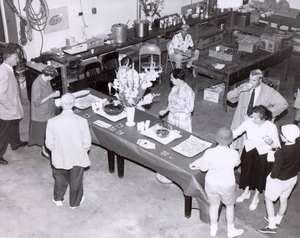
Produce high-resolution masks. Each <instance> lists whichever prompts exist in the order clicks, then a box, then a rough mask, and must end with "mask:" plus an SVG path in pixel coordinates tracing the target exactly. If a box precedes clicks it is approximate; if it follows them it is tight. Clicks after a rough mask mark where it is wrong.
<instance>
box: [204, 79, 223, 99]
mask: <svg viewBox="0 0 300 238" xmlns="http://www.w3.org/2000/svg"><path fill="white" fill-rule="evenodd" d="M224 91H225V83H220V84H218V85H215V86H211V87H209V88H207V89H205V90H204V97H203V98H204V100H206V101H210V102H214V103H218V102H219V101H220V100H222V98H223V96H224Z"/></svg>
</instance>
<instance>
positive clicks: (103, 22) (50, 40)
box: [14, 0, 300, 60]
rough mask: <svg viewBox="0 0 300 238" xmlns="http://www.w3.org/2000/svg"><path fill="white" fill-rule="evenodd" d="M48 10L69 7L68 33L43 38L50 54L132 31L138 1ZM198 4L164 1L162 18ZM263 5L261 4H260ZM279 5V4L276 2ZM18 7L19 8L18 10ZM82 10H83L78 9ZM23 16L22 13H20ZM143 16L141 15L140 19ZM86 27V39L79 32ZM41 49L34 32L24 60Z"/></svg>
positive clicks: (81, 1)
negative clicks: (69, 42) (115, 30)
mask: <svg viewBox="0 0 300 238" xmlns="http://www.w3.org/2000/svg"><path fill="white" fill-rule="evenodd" d="M46 1H47V4H48V6H49V9H54V8H59V7H63V6H67V7H68V17H69V29H66V30H62V31H59V32H54V33H49V34H43V39H44V42H43V48H42V52H45V51H49V50H50V49H51V48H60V47H63V46H65V45H66V41H65V38H67V37H70V36H74V37H75V39H76V41H79V42H80V41H84V40H85V39H86V38H87V39H90V38H92V37H93V36H103V35H107V34H110V33H111V26H112V25H113V24H116V23H124V24H126V23H127V21H128V20H129V19H130V20H129V23H128V27H129V28H131V27H132V24H133V21H134V20H135V19H137V1H138V0H46ZM199 1H200V0H165V4H164V5H165V7H164V9H163V10H162V12H161V15H167V14H171V13H180V12H181V7H182V6H185V5H188V4H191V3H196V2H199ZM259 1H263V0H259ZM277 1H279V0H277ZM25 2H26V1H25V0H23V1H19V0H14V3H15V6H16V7H17V9H23V8H24V6H25ZM288 2H289V3H290V6H291V7H292V8H298V9H299V8H300V3H299V0H288ZM18 3H20V4H21V5H20V7H19V6H18ZM218 4H219V7H220V8H226V7H233V8H238V7H239V6H240V5H241V4H242V0H218ZM33 6H34V7H35V8H36V11H37V12H38V11H39V8H38V7H39V0H33ZM81 6H82V9H81ZM93 7H95V8H97V14H92V13H91V9H92V8H93ZM81 11H82V12H83V15H84V17H80V16H78V13H79V12H81ZM21 15H23V16H25V15H26V14H25V12H23V11H22V12H21ZM143 16H144V14H143V12H142V18H143ZM83 19H84V22H85V24H86V25H87V26H88V27H87V28H85V34H86V38H85V35H84V34H83V32H82V28H83V27H84V23H83ZM41 46H42V37H41V35H40V33H39V32H37V31H33V39H32V41H31V42H28V43H27V44H26V45H25V46H24V50H25V52H26V54H27V59H28V60H30V59H31V58H34V57H37V56H39V55H40V50H41Z"/></svg>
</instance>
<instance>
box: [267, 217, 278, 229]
mask: <svg viewBox="0 0 300 238" xmlns="http://www.w3.org/2000/svg"><path fill="white" fill-rule="evenodd" d="M264 218H265V220H266V221H267V222H269V217H267V216H264ZM275 225H276V228H278V227H279V226H280V224H277V223H275Z"/></svg>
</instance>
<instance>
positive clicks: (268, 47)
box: [260, 34, 282, 53]
mask: <svg viewBox="0 0 300 238" xmlns="http://www.w3.org/2000/svg"><path fill="white" fill-rule="evenodd" d="M260 40H261V42H262V45H261V46H260V49H262V50H265V51H268V52H272V53H273V52H276V51H278V50H280V49H281V44H282V38H279V37H277V36H273V35H272V36H270V35H268V34H262V35H261V37H260Z"/></svg>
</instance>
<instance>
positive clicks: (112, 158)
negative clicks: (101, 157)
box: [107, 150, 115, 174]
mask: <svg viewBox="0 0 300 238" xmlns="http://www.w3.org/2000/svg"><path fill="white" fill-rule="evenodd" d="M107 160H108V171H109V172H110V173H111V174H112V173H114V172H115V152H113V151H111V150H107Z"/></svg>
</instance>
